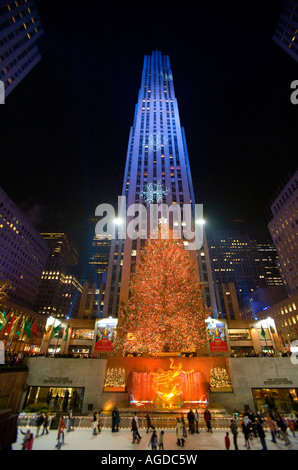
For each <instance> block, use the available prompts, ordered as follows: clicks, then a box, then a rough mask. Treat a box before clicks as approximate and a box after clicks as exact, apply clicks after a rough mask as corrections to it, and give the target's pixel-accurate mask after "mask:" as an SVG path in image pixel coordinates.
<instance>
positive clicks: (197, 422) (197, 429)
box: [195, 410, 200, 434]
mask: <svg viewBox="0 0 298 470" xmlns="http://www.w3.org/2000/svg"><path fill="white" fill-rule="evenodd" d="M195 429H196V433H197V434H200V431H199V413H198V410H196V411H195Z"/></svg>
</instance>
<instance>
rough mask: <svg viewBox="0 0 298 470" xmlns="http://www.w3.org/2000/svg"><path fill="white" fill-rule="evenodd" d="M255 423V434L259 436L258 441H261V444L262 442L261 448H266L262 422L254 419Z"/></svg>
mask: <svg viewBox="0 0 298 470" xmlns="http://www.w3.org/2000/svg"><path fill="white" fill-rule="evenodd" d="M255 423H256V425H255V426H256V431H257V434H258V436H259V438H260V441H261V444H262V450H267V445H266V439H265V431H264V429H263V426H262V424H261V423H260V421H259V420H258V419H256V421H255Z"/></svg>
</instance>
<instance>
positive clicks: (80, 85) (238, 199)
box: [0, 0, 298, 266]
mask: <svg viewBox="0 0 298 470" xmlns="http://www.w3.org/2000/svg"><path fill="white" fill-rule="evenodd" d="M35 3H36V7H37V10H38V12H39V15H40V17H41V21H42V25H43V28H44V35H43V36H42V38H41V39H40V40H39V42H38V45H39V49H40V52H41V55H42V60H41V62H40V63H39V64H38V65H37V66H36V67H35V69H33V70H32V71H31V72H30V74H29V75H28V76H27V77H26V78H25V79H24V80H23V82H22V83H21V84H20V85H18V87H17V88H16V89H15V90H14V91H13V92H12V94H11V95H10V96H9V97H8V98H7V100H6V104H5V106H1V110H0V120H1V144H2V145H1V169H2V171H1V186H2V188H3V189H4V190H5V191H6V192H7V194H8V195H9V196H10V197H11V199H12V200H13V201H14V202H15V203H16V204H17V205H18V206H19V207H21V209H22V210H23V211H24V212H26V213H27V215H28V216H29V217H30V219H31V220H32V222H33V223H34V224H35V225H36V227H37V228H38V229H39V230H41V231H42V230H48V231H58V230H63V231H66V232H67V233H68V234H69V235H70V238H71V240H72V241H73V243H74V244H75V246H76V247H77V248H78V250H79V252H80V254H81V259H80V265H81V266H83V265H84V262H85V261H87V258H86V254H87V252H88V250H89V247H90V231H89V228H88V224H87V219H88V217H90V216H93V215H94V212H95V208H96V206H97V205H98V204H101V203H108V202H111V203H115V202H116V201H117V197H118V195H121V191H122V182H123V176H124V168H125V160H126V151H127V144H128V137H129V130H130V126H131V125H132V123H133V117H134V109H135V104H136V102H137V97H138V91H139V88H140V83H141V72H142V67H143V58H144V55H145V54H151V53H152V51H153V50H156V49H157V50H160V51H161V52H162V54H168V55H169V56H170V62H171V67H172V71H173V77H174V87H175V93H176V98H177V99H178V106H179V111H180V119H181V124H182V126H183V127H184V128H185V133H186V139H187V144H188V151H189V158H190V164H191V170H192V177H193V184H194V190H195V196H196V202H197V203H202V204H204V216H205V218H206V220H207V223H208V228H209V229H212V227H216V228H229V227H232V225H233V223H232V221H233V220H235V219H237V220H239V219H241V220H243V221H244V222H243V223H242V224H240V225H241V228H243V229H246V230H256V229H257V230H258V231H259V232H260V233H262V234H263V235H265V236H267V235H268V238H270V235H269V232H268V229H267V220H266V217H265V212H264V207H265V205H266V204H267V202H268V201H269V199H270V198H271V196H272V195H273V194H274V192H275V190H276V189H277V187H278V186H279V184H280V183H281V182H282V180H283V178H284V177H286V176H287V174H288V172H290V173H292V172H293V171H294V170H295V165H296V162H297V145H295V144H296V143H297V124H298V105H296V106H295V105H293V104H292V103H291V101H290V94H291V89H290V84H291V82H292V81H293V80H297V79H298V67H297V63H296V62H295V61H294V59H292V58H291V57H290V56H288V54H286V53H285V52H284V51H283V50H282V49H281V48H280V47H278V46H277V45H276V44H275V43H274V42H273V41H272V36H273V33H274V30H275V27H276V25H277V23H278V20H279V17H280V14H281V11H282V7H283V1H274V0H270V1H262V2H257V1H251V2H244V3H243V2H239V1H238V2H232V1H229V2H213V1H212V2H195V3H194V2H181V3H177V2H174V3H172V2H157V3H155V2H149V3H148V4H141V3H138V4H137V7H136V6H135V4H133V3H131V2H129V3H128V4H127V2H123V3H120V6H119V3H114V2H109V5H107V3H108V2H98V1H94V0H93V1H92V2H91V1H84V2H72V1H68V0H63V1H59V2H58V1H53V0H36V1H35ZM238 225H239V224H238ZM240 225H239V227H240Z"/></svg>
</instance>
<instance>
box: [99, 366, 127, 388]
mask: <svg viewBox="0 0 298 470" xmlns="http://www.w3.org/2000/svg"><path fill="white" fill-rule="evenodd" d="M108 387H116V388H122V387H125V369H122V368H121V367H120V368H119V369H117V368H116V367H115V368H113V367H112V368H108V370H107V372H106V376H105V383H104V388H108Z"/></svg>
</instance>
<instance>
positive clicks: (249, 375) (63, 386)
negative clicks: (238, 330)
mask: <svg viewBox="0 0 298 470" xmlns="http://www.w3.org/2000/svg"><path fill="white" fill-rule="evenodd" d="M293 362H294V361H293ZM293 362H292V361H291V358H290V357H259V358H257V357H252V358H220V357H201V358H200V357H197V358H195V357H193V358H179V357H176V358H173V366H177V365H178V364H182V370H183V371H186V372H187V371H188V372H189V371H190V370H192V371H195V372H200V373H201V375H200V377H201V386H202V387H203V391H207V397H208V398H209V405H210V406H213V405H214V406H218V407H219V408H222V409H225V410H226V411H227V412H228V413H232V412H233V410H234V409H238V410H240V411H243V410H244V407H245V405H247V406H248V407H249V408H250V409H251V410H253V411H254V412H256V411H257V408H256V407H260V406H261V405H263V404H264V403H265V400H266V396H267V395H268V393H269V395H272V394H273V395H272V396H274V398H275V399H277V400H278V401H279V402H282V401H283V400H284V401H285V402H287V407H288V408H289V409H290V408H291V405H293V400H294V401H297V399H298V365H296V364H294V363H293ZM27 365H28V369H29V373H28V377H27V381H26V391H25V392H24V393H23V397H22V400H21V403H20V408H21V409H23V408H22V407H24V405H25V403H26V404H28V402H30V399H31V403H34V401H37V400H36V397H37V396H38V400H39V401H44V402H46V400H47V394H48V392H49V390H52V391H53V397H52V400H51V403H52V404H53V402H54V398H55V394H56V393H58V394H60V395H59V399H60V405H59V406H62V407H63V397H64V396H65V391H66V390H69V392H70V396H73V395H74V390H75V393H76V394H77V395H76V396H77V397H78V402H77V403H75V406H76V405H78V406H79V408H78V410H77V411H76V410H73V411H74V412H75V413H77V414H81V415H87V414H90V413H91V412H92V410H94V411H97V410H100V409H103V410H111V409H112V408H113V407H114V406H118V407H125V406H127V407H128V404H129V396H130V389H128V385H127V384H129V386H131V380H132V375H133V374H134V373H138V372H140V373H146V371H149V372H151V371H157V370H158V369H160V370H161V369H162V370H169V369H170V360H169V358H140V357H136V358H134V357H130V358H116V357H114V358H110V359H70V358H46V357H37V358H29V359H28V362H27ZM212 367H224V368H226V370H227V372H228V374H229V376H230V379H231V383H232V391H220V390H219V391H217V392H216V391H211V390H210V387H209V385H210V384H209V382H210V371H211V369H212ZM109 368H110V369H111V368H122V370H123V369H124V370H125V381H126V387H125V388H123V389H122V390H123V391H119V390H120V389H117V387H116V388H108V389H107V391H104V381H105V374H106V371H107V370H108V369H109ZM142 377H144V376H142ZM271 391H272V393H271ZM296 391H297V396H296ZM200 393H201V390H200ZM289 393H291V395H292V397H293V400H292V403H291V399H290V398H289V397H290V395H289ZM266 394H267V395H266ZM194 398H196V399H197V398H198V397H194ZM28 400H29V401H28ZM66 405H67V403H66ZM73 405H74V402H69V403H68V409H70V408H71V409H73ZM189 406H191V405H189ZM195 406H196V405H194V407H195ZM283 406H284V405H283ZM287 407H286V408H285V411H286V409H287ZM21 409H20V410H19V411H21ZM66 409H67V408H66V407H65V408H64V410H66Z"/></svg>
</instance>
